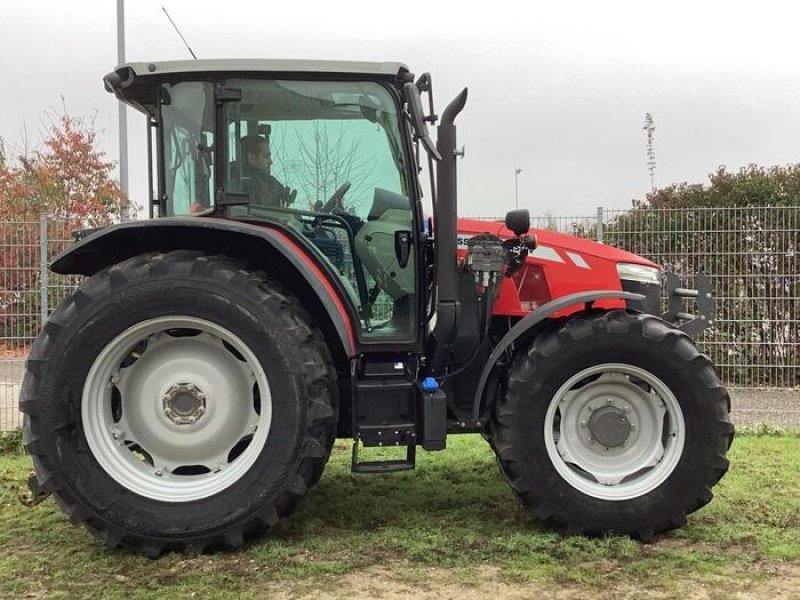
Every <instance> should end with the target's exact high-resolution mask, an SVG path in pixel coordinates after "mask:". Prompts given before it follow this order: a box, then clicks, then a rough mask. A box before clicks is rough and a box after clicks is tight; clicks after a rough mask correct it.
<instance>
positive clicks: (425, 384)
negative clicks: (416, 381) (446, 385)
mask: <svg viewBox="0 0 800 600" xmlns="http://www.w3.org/2000/svg"><path fill="white" fill-rule="evenodd" d="M438 389H439V382H438V381H436V379H434V378H433V377H426V378H425V379H423V380H422V391H423V392H428V393H432V392H435V391H436V390H438Z"/></svg>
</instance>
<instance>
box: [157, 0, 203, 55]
mask: <svg viewBox="0 0 800 600" xmlns="http://www.w3.org/2000/svg"><path fill="white" fill-rule="evenodd" d="M161 10H163V11H164V14H165V15H167V18H168V19H169V22H170V23H172V26H173V27H174V28H175V32H176V33H177V34H178V35H179V36H180V38H181V40H183V43H184V45H185V46H186V49H187V50H188V51H189V54H191V55H192V58H193V59H195V60H197V57H196V56H195V54H194V52H192V49H191V48H190V47H189V42H187V41H186V38H185V37H183V34H182V33H181V30H180V29H178V26H177V25H175V21H173V20H172V17H170V16H169V13H168V12H167V9H166V8H164V7H163V6H162V7H161Z"/></svg>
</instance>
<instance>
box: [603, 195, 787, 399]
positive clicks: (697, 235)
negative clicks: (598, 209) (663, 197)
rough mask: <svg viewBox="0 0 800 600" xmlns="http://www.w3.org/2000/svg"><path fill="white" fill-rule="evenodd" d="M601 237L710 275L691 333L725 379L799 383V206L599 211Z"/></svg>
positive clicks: (687, 271) (680, 269)
mask: <svg viewBox="0 0 800 600" xmlns="http://www.w3.org/2000/svg"><path fill="white" fill-rule="evenodd" d="M604 220H605V226H604V238H605V239H604V241H605V242H606V243H608V244H611V245H614V246H618V247H620V248H624V249H626V250H630V251H631V252H634V253H636V254H641V255H643V256H646V257H647V258H650V259H651V260H653V261H654V262H656V263H658V264H660V265H662V266H664V267H665V268H668V269H671V270H673V271H675V272H676V273H677V274H679V275H681V276H683V277H684V278H686V279H688V280H689V281H690V283H692V285H693V282H692V281H691V277H692V276H693V275H694V274H695V273H697V272H698V271H705V272H706V273H708V274H709V275H710V276H711V279H712V284H713V289H714V295H715V298H716V319H715V323H714V326H713V328H712V329H710V330H706V331H705V332H703V334H702V335H701V336H699V337H698V342H699V343H700V346H701V347H702V348H703V350H704V351H705V352H706V353H707V354H709V356H711V358H712V360H713V361H714V362H715V363H716V365H717V366H718V368H719V370H720V372H721V374H722V377H723V379H724V380H725V381H726V382H728V383H729V384H731V385H739V386H747V387H759V386H768V387H792V386H797V385H800V343H798V340H799V339H800V261H798V251H800V247H798V245H799V244H800V207H769V208H691V209H679V210H675V209H635V210H631V211H605V214H604Z"/></svg>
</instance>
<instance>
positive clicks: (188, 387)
mask: <svg viewBox="0 0 800 600" xmlns="http://www.w3.org/2000/svg"><path fill="white" fill-rule="evenodd" d="M205 412H206V395H205V394H204V393H203V392H202V391H201V390H200V388H198V387H197V386H196V385H194V384H193V383H177V384H175V385H173V386H172V387H171V388H169V389H168V390H167V393H166V394H164V414H165V415H167V418H168V419H169V420H170V421H172V422H173V423H175V424H176V425H194V424H195V423H197V420H198V419H199V418H200V417H202V416H203V414H205Z"/></svg>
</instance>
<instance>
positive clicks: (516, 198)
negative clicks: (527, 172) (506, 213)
mask: <svg viewBox="0 0 800 600" xmlns="http://www.w3.org/2000/svg"><path fill="white" fill-rule="evenodd" d="M520 173H522V169H520V168H519V167H517V168H516V169H514V208H515V209H517V208H519V174H520Z"/></svg>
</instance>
